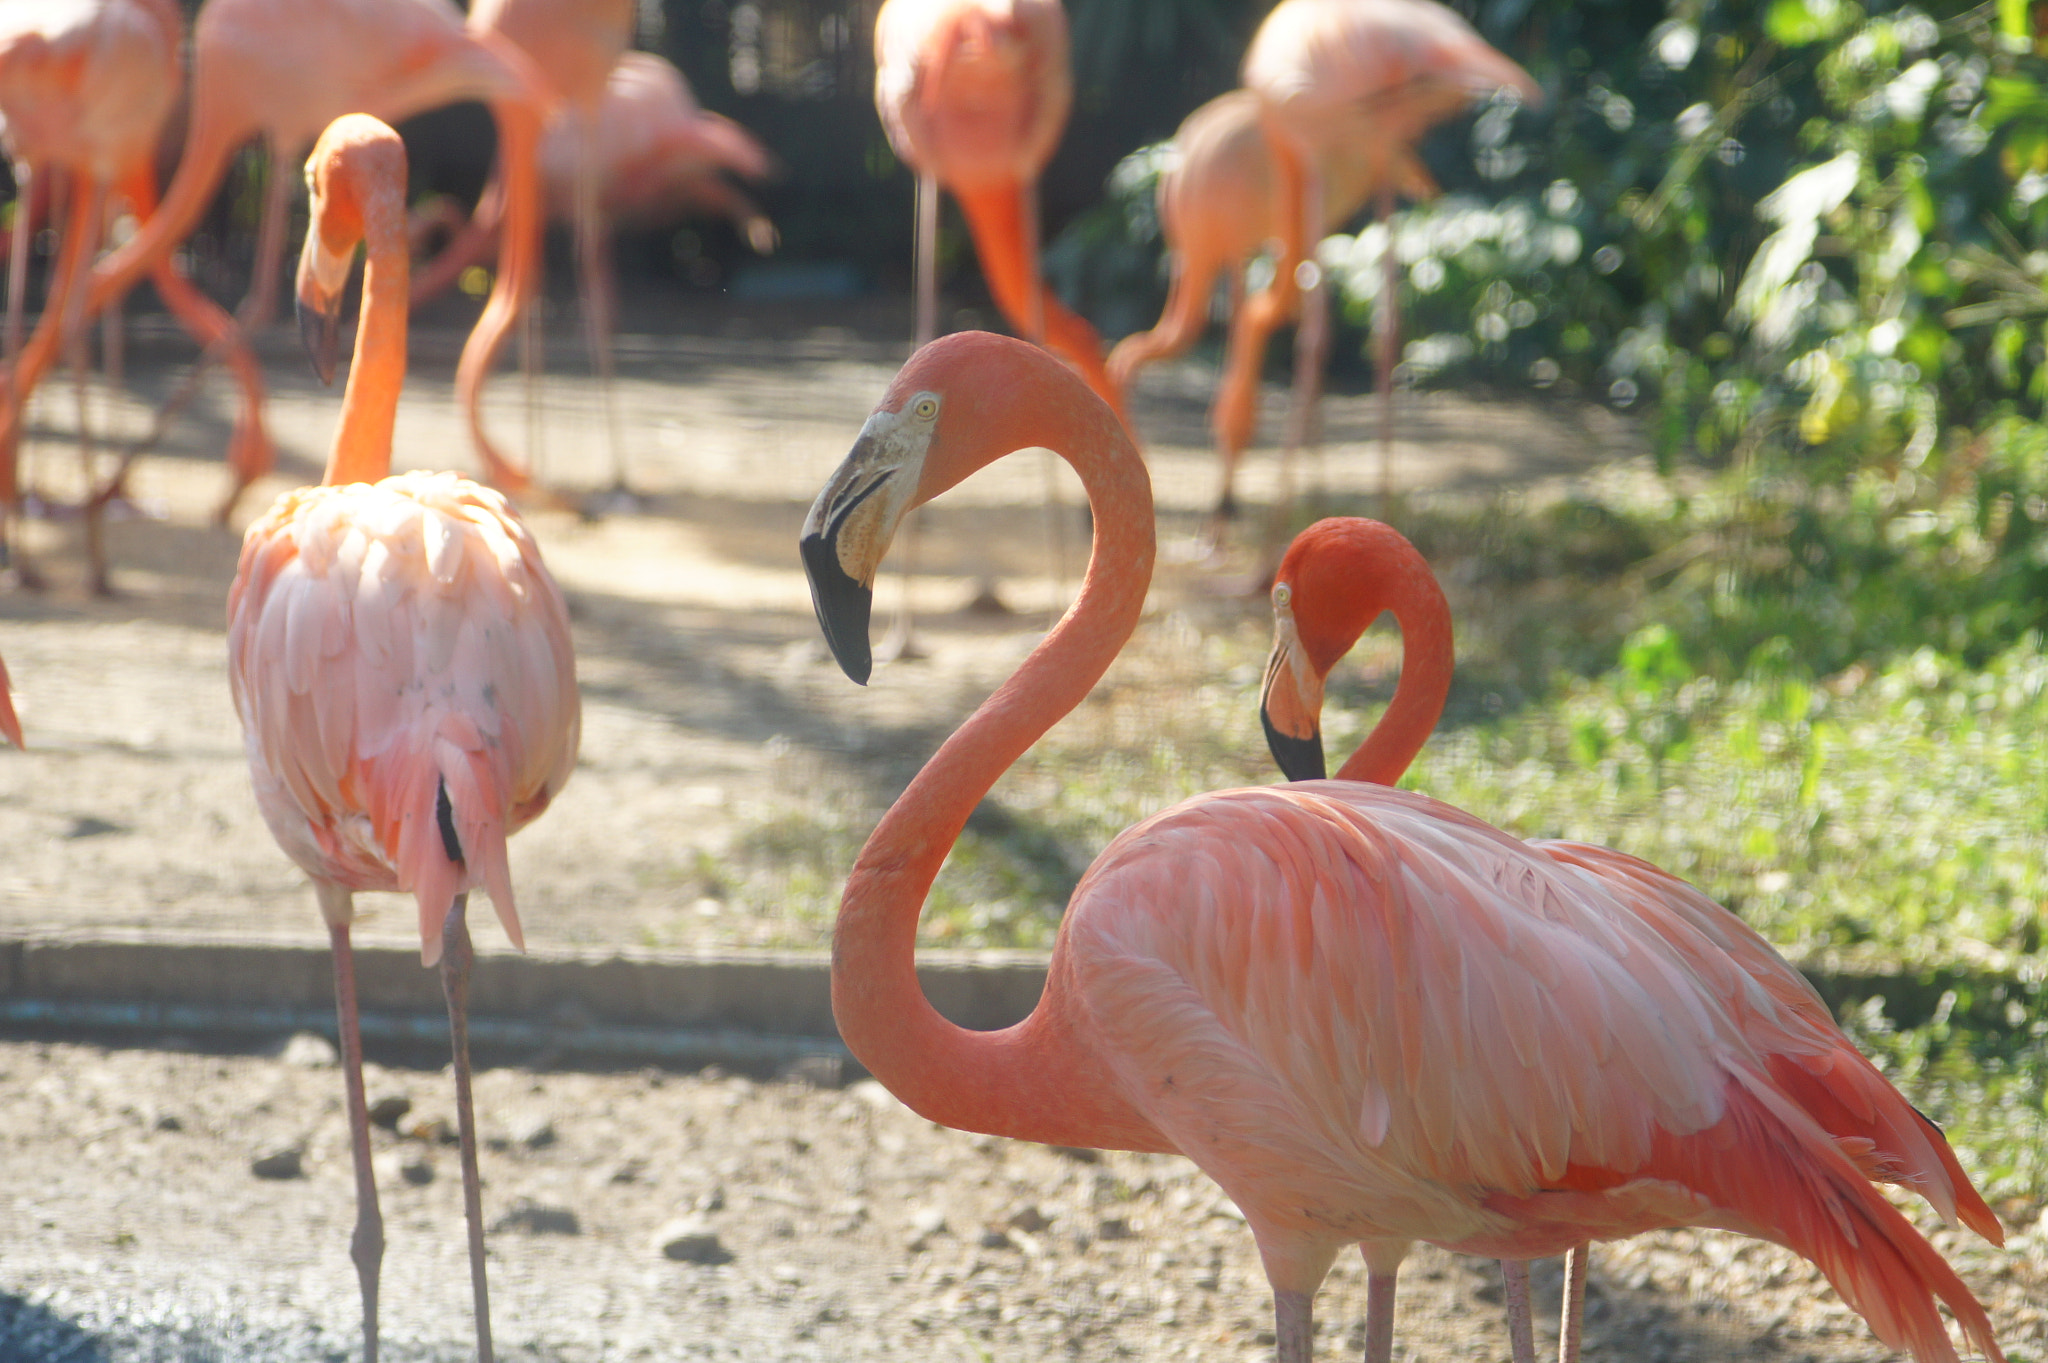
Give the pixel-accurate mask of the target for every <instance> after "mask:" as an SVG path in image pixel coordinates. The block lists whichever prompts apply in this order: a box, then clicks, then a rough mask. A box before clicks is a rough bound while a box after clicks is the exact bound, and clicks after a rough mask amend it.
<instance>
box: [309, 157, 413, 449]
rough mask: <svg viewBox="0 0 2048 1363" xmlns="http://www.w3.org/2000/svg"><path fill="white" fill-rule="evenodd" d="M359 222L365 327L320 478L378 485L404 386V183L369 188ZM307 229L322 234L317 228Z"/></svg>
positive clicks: (378, 183)
mask: <svg viewBox="0 0 2048 1363" xmlns="http://www.w3.org/2000/svg"><path fill="white" fill-rule="evenodd" d="M362 219H363V242H364V246H365V248H366V259H365V261H364V263H363V304H362V322H361V325H360V326H359V327H358V328H357V330H356V348H355V354H354V356H353V358H351V360H350V361H349V367H348V386H347V387H346V388H345V389H344V390H343V391H342V396H341V420H340V421H339V422H337V423H336V425H335V428H334V444H333V445H332V446H331V447H330V448H329V449H328V451H327V472H326V473H325V474H324V475H323V476H322V477H321V480H320V481H321V482H323V483H326V484H327V485H329V486H336V485H339V484H343V483H374V482H376V481H378V480H379V479H381V478H383V477H385V476H386V475H388V474H389V473H390V472H391V439H392V431H393V429H394V428H395V426H396V425H397V422H398V395H399V392H400V390H401V389H402V388H404V386H405V338H406V315H407V311H408V308H409V305H410V299H409V296H408V295H409V292H410V290H409V287H408V277H409V275H410V273H411V258H410V256H409V254H408V252H407V247H406V239H405V199H404V189H403V185H401V184H392V183H390V182H389V181H386V180H381V179H380V180H377V181H375V182H374V183H372V184H371V185H370V186H369V187H368V190H367V192H366V193H365V194H364V195H363V198H362ZM307 230H308V231H311V232H317V231H319V230H320V224H319V223H317V222H316V223H313V224H312V225H311V226H309V227H308V229H307Z"/></svg>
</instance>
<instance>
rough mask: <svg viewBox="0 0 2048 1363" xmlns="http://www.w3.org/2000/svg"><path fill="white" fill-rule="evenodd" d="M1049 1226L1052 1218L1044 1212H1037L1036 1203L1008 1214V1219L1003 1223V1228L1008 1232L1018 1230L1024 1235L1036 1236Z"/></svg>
mask: <svg viewBox="0 0 2048 1363" xmlns="http://www.w3.org/2000/svg"><path fill="white" fill-rule="evenodd" d="M1051 1224H1052V1218H1051V1217H1049V1216H1047V1215H1046V1214H1045V1213H1044V1212H1042V1211H1040V1210H1038V1206H1037V1204H1036V1203H1033V1204H1032V1205H1031V1206H1028V1207H1025V1208H1022V1209H1020V1210H1018V1211H1015V1212H1012V1213H1011V1214H1010V1219H1009V1220H1008V1221H1005V1222H1004V1223H1003V1225H1004V1227H1005V1228H1007V1229H1009V1230H1020V1231H1023V1232H1024V1233H1025V1234H1026V1235H1036V1234H1038V1233H1039V1232H1040V1231H1042V1230H1044V1229H1045V1228H1046V1227H1047V1226H1050V1225H1051Z"/></svg>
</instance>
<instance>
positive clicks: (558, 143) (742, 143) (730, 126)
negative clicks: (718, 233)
mask: <svg viewBox="0 0 2048 1363" xmlns="http://www.w3.org/2000/svg"><path fill="white" fill-rule="evenodd" d="M586 169H588V170H589V171H590V173H591V175H592V178H593V179H594V180H595V181H596V192H597V209H598V211H597V218H596V224H595V227H594V228H591V229H587V230H593V231H595V232H596V233H597V237H596V241H597V244H598V250H597V252H596V257H595V262H594V268H593V270H592V272H591V273H590V274H589V275H588V277H586V278H585V279H584V280H583V281H582V285H583V288H584V291H585V293H584V298H585V303H584V307H585V315H586V318H587V319H588V320H589V322H590V324H591V326H592V327H593V328H594V334H595V335H596V336H598V337H600V338H601V339H602V341H603V346H604V349H603V352H602V358H601V360H600V361H599V373H600V377H601V378H603V376H604V375H607V374H609V373H610V366H611V333H612V326H613V322H612V319H613V318H614V317H615V316H616V308H615V306H614V300H615V298H616V289H615V284H614V280H613V277H612V267H611V250H610V246H609V243H608V241H607V234H606V225H607V223H608V221H610V220H614V219H625V220H632V221H638V222H642V223H658V222H668V221H673V220H675V219H677V218H682V217H688V216H692V215H695V214H697V213H706V212H708V213H717V214H720V215H723V216H725V217H728V218H730V219H732V221H733V224H734V225H735V226H736V227H737V228H739V230H740V231H741V232H742V233H743V234H744V235H745V236H746V238H747V241H748V244H749V245H751V246H752V247H753V248H754V249H755V250H756V251H758V252H761V253H763V254H766V253H768V252H770V251H772V250H774V249H775V226H774V224H773V223H771V222H769V221H768V219H767V217H766V216H765V215H764V214H763V213H762V212H761V210H760V208H759V207H758V206H756V205H755V204H754V202H753V201H752V200H751V199H749V198H748V197H747V196H746V194H744V193H743V192H742V191H741V190H739V189H738V188H737V187H736V186H734V185H733V183H732V182H731V181H730V180H728V179H727V178H726V176H725V172H730V173H732V174H735V175H739V176H742V177H744V178H746V179H750V180H759V179H763V178H765V177H766V176H767V175H768V174H769V173H770V172H771V171H772V170H773V169H774V161H773V158H771V157H770V156H769V154H768V150H767V148H765V147H763V146H762V145H761V144H760V143H759V142H757V141H755V140H754V137H753V135H752V134H751V133H749V132H748V131H747V130H746V129H745V128H742V127H741V126H740V125H739V124H737V123H734V122H733V121H732V120H731V119H728V118H724V117H722V116H720V115H718V114H714V113H711V112H710V111H708V110H706V109H703V108H700V107H698V104H697V100H696V97H695V96H694V95H692V94H691V93H690V87H689V84H688V83H687V82H686V81H684V79H683V73H682V72H680V71H678V70H676V68H675V66H674V65H673V64H672V63H671V62H669V61H668V60H667V59H665V58H662V57H658V56H656V55H655V54H654V53H652V52H628V53H626V54H625V55H624V56H622V57H620V58H619V60H618V63H617V65H615V66H613V67H612V73H611V79H610V81H609V83H608V84H607V85H606V87H605V94H604V99H603V102H602V103H601V104H599V106H598V109H597V115H596V118H595V120H594V122H592V123H591V124H590V125H589V126H588V127H587V128H586V127H585V126H584V125H583V123H582V122H581V121H579V120H577V119H575V118H572V117H570V116H569V114H568V113H567V111H566V106H563V107H562V108H558V109H557V110H556V113H555V115H554V117H553V118H551V119H549V120H548V125H547V128H546V130H545V131H544V132H543V133H542V134H541V143H540V175H541V185H542V189H543V193H544V196H545V201H546V203H547V206H548V212H549V215H550V216H552V217H555V218H566V219H570V220H571V221H573V220H574V217H575V211H576V209H575V205H576V195H577V193H578V192H579V184H580V181H579V176H580V175H581V174H582V173H583V172H584V171H585V170H586ZM503 208H504V199H503V196H502V195H500V194H499V193H497V192H496V187H495V185H494V186H493V187H492V188H491V189H487V190H486V191H485V194H484V196H483V198H482V199H480V200H479V201H478V203H477V208H476V211H475V212H474V213H472V214H470V215H468V217H467V218H466V219H458V220H457V222H456V224H455V230H454V234H453V239H452V240H451V241H450V242H449V244H448V245H447V246H446V247H445V248H444V249H443V250H442V251H441V253H440V254H439V255H437V256H435V257H434V259H432V260H431V261H429V262H427V263H426V264H424V265H423V266H421V267H420V268H419V269H418V270H416V271H415V272H414V275H413V291H412V296H413V302H414V304H415V305H418V304H419V303H421V302H424V301H425V300H426V299H429V298H432V297H434V296H435V295H436V294H438V293H440V292H441V291H442V290H444V289H446V288H447V287H448V286H449V285H450V284H452V283H454V282H455V281H456V280H457V279H458V278H460V277H461V275H462V273H463V272H464V271H465V270H467V269H469V268H470V267H471V266H473V265H475V264H477V263H478V262H479V261H481V260H482V259H483V257H484V256H485V254H486V253H488V252H489V250H490V249H491V247H492V245H493V244H494V243H495V242H496V241H497V235H498V228H499V225H500V222H501V221H502V216H503ZM607 382H608V381H607ZM608 391H609V389H608V388H607V392H608ZM606 402H607V404H608V405H607V412H608V413H611V412H613V411H614V409H613V408H612V407H610V405H609V403H610V399H609V397H607V398H606ZM612 420H613V423H614V426H616V418H615V416H614V417H612ZM614 435H615V436H616V430H615V431H614ZM620 448H621V447H620V446H619V445H618V444H617V443H614V445H613V456H614V461H615V466H614V486H615V488H618V487H623V486H624V485H625V471H624V465H623V463H619V462H617V461H618V460H619V459H620V457H621V455H620Z"/></svg>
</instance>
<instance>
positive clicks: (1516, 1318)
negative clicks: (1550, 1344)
mask: <svg viewBox="0 0 2048 1363" xmlns="http://www.w3.org/2000/svg"><path fill="white" fill-rule="evenodd" d="M1500 1276H1501V1281H1502V1283H1503V1284H1505V1286H1506V1287H1507V1297H1508V1303H1507V1305H1508V1349H1509V1352H1510V1354H1511V1355H1512V1356H1513V1358H1514V1360H1515V1363H1536V1329H1535V1326H1534V1324H1533V1323H1532V1321H1531V1319H1530V1316H1529V1264H1528V1261H1527V1260H1525V1259H1503V1260H1501V1261H1500Z"/></svg>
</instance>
